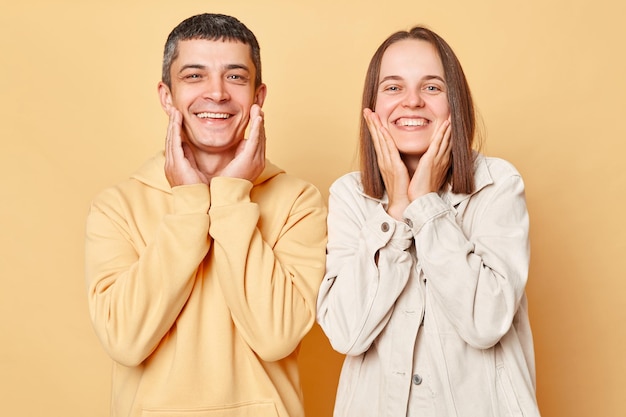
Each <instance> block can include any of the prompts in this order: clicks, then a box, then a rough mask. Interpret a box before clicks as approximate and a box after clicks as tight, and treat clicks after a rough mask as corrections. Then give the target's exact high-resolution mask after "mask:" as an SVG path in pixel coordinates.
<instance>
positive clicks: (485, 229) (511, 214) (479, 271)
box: [405, 175, 530, 349]
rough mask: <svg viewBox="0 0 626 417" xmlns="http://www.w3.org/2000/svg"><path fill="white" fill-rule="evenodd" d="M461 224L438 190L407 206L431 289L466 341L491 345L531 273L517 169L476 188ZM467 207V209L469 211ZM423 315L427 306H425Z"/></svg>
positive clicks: (507, 325) (507, 324)
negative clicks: (491, 182)
mask: <svg viewBox="0 0 626 417" xmlns="http://www.w3.org/2000/svg"><path fill="white" fill-rule="evenodd" d="M469 204H474V205H475V209H473V210H472V211H471V213H472V218H468V216H464V217H463V220H462V222H463V223H466V224H467V225H468V226H467V227H464V228H462V227H461V226H460V225H459V224H458V223H457V221H456V220H455V210H454V208H453V207H450V206H449V205H448V204H446V203H445V202H444V201H443V200H442V199H441V198H440V197H439V196H438V195H437V194H436V193H430V194H427V195H426V196H423V197H421V198H419V199H417V200H415V201H414V202H413V203H411V205H410V206H409V207H408V208H407V210H406V211H405V216H406V217H407V218H408V219H410V220H411V221H412V223H413V233H414V235H415V245H416V252H417V257H418V260H419V265H420V266H421V268H422V271H423V273H424V276H425V278H426V279H427V282H428V284H427V285H428V288H429V294H431V295H432V296H433V298H434V300H435V302H437V303H438V304H439V306H440V309H441V311H442V312H443V313H444V314H445V315H446V316H447V319H448V320H449V322H450V323H451V325H452V326H453V327H454V329H455V330H456V332H457V333H458V334H459V335H460V337H461V338H463V339H464V340H465V341H466V342H467V343H468V344H469V345H471V346H473V347H475V348H479V349H484V348H489V347H491V346H493V345H495V344H496V343H497V342H498V341H499V340H500V338H501V337H502V336H504V335H505V334H506V333H507V332H508V331H509V329H510V327H511V324H512V321H513V319H514V316H515V313H516V311H517V308H518V305H519V303H520V300H521V298H522V296H523V294H524V289H525V286H526V281H527V277H528V264H529V256H530V249H529V240H528V226H529V225H528V212H527V209H526V201H525V197H524V183H523V181H522V178H521V177H520V176H519V175H507V176H506V177H505V178H503V179H501V180H499V181H497V182H495V183H493V184H491V185H488V186H486V187H485V188H483V189H482V190H480V191H479V192H478V193H476V194H474V195H473V196H472V197H471V199H470V202H469ZM468 212H469V210H468ZM427 314H428V312H427Z"/></svg>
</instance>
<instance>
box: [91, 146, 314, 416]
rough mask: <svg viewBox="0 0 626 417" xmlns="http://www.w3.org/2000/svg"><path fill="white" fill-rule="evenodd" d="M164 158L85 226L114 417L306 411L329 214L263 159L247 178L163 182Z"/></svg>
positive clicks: (116, 191)
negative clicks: (310, 341) (310, 337)
mask: <svg viewBox="0 0 626 417" xmlns="http://www.w3.org/2000/svg"><path fill="white" fill-rule="evenodd" d="M163 166H164V156H163V155H162V154H160V155H158V156H156V157H155V158H153V159H152V160H150V161H148V163H147V164H146V165H145V166H144V167H143V168H141V169H140V170H139V171H138V172H137V173H136V174H135V175H133V176H132V178H130V179H129V180H127V181H124V182H122V183H121V184H119V185H117V186H115V187H112V188H110V189H108V190H105V191H104V192H103V193H101V194H100V195H99V196H98V197H97V198H96V199H95V200H94V202H93V204H92V207H91V210H90V212H89V216H88V219H87V237H86V239H87V242H86V279H87V285H88V301H89V310H90V313H91V319H92V321H93V325H94V328H95V330H96V333H97V335H98V337H99V338H100V341H101V342H102V345H103V346H104V348H105V350H106V351H107V353H108V354H109V355H110V356H111V358H112V359H113V360H114V369H113V383H112V403H111V415H112V416H116V417H130V416H132V417H140V416H143V417H165V416H167V417H186V416H193V417H226V416H228V417H234V416H243V415H250V416H258V417H269V416H271V417H276V416H280V417H298V416H300V417H301V416H303V414H304V411H303V405H302V393H301V389H300V379H299V375H298V365H297V356H298V350H299V345H300V342H301V340H302V338H303V337H304V336H305V334H306V333H307V332H308V331H309V330H310V328H311V326H312V325H313V323H314V322H315V298H316V296H317V290H318V287H319V283H320V282H321V280H322V278H323V273H324V259H325V245H326V223H325V220H326V208H325V204H324V201H323V199H322V197H321V195H320V193H319V192H318V190H317V189H315V188H314V187H313V186H312V185H310V184H307V183H305V182H304V181H301V180H299V179H297V178H294V177H292V176H289V175H287V174H285V173H284V172H283V171H282V170H280V169H279V168H277V167H275V166H274V165H272V164H270V163H269V162H268V163H267V164H266V168H265V171H264V172H263V173H262V175H261V177H260V178H259V179H258V180H257V181H256V182H255V183H254V184H252V183H250V182H249V181H246V180H241V179H233V178H214V179H213V180H212V182H211V186H210V188H209V187H208V186H206V185H204V184H199V185H190V186H181V187H174V188H173V189H172V188H171V187H170V186H169V184H168V182H167V180H166V178H165V175H164V168H163Z"/></svg>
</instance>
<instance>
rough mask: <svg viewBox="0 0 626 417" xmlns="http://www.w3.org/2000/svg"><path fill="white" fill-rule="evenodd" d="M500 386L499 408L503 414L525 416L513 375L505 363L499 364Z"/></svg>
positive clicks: (513, 416) (516, 416) (514, 416)
mask: <svg viewBox="0 0 626 417" xmlns="http://www.w3.org/2000/svg"><path fill="white" fill-rule="evenodd" d="M496 371H497V374H498V375H497V376H498V388H499V395H498V397H499V401H498V403H499V404H500V405H499V409H500V413H501V415H502V416H511V417H523V415H524V414H523V413H522V409H521V407H520V405H519V402H518V401H517V395H516V394H515V389H514V388H513V383H512V382H511V377H510V376H509V373H508V372H507V369H506V367H505V366H504V364H499V365H497V368H496Z"/></svg>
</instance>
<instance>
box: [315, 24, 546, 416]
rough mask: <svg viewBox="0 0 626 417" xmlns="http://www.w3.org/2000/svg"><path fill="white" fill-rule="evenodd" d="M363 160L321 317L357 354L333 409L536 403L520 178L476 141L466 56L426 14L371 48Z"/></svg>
mask: <svg viewBox="0 0 626 417" xmlns="http://www.w3.org/2000/svg"><path fill="white" fill-rule="evenodd" d="M363 109H364V110H363V120H362V123H361V142H360V150H361V172H354V173H350V174H347V175H345V176H343V177H342V178H340V179H338V180H337V181H336V182H335V183H334V184H333V185H332V187H331V189H330V201H329V215H328V228H329V230H328V234H329V235H328V247H327V252H328V258H327V272H326V276H325V279H324V282H323V284H322V286H321V288H320V293H319V297H318V317H317V319H318V322H319V324H320V325H321V327H322V328H323V330H324V332H325V333H326V335H327V336H328V338H329V339H330V342H331V344H332V346H333V348H334V349H335V350H337V351H338V352H341V353H343V354H345V355H346V359H345V362H344V366H343V368H342V372H341V377H340V382H339V388H338V392H337V399H336V403H335V416H337V417H338V416H342V417H343V416H349V417H353V416H354V417H365V416H376V417H382V416H394V417H397V416H410V417H413V416H415V417H417V416H419V417H422V416H440V417H444V416H445V417H452V416H467V417H486V416H497V417H500V416H538V415H539V411H538V408H537V403H536V398H535V370H534V353H533V345H532V335H531V331H530V326H529V321H528V315H527V309H526V307H527V303H526V297H525V293H524V290H525V285H526V281H527V275H528V264H529V241H528V213H527V209H526V202H525V197H524V183H523V181H522V178H521V177H520V174H519V173H518V172H517V171H516V170H515V168H514V167H513V166H512V165H511V164H509V163H508V162H506V161H504V160H501V159H496V158H489V157H485V156H483V155H481V154H479V153H478V152H474V151H473V150H472V149H473V144H474V138H475V136H476V135H475V114H474V107H473V102H472V98H471V94H470V90H469V87H468V84H467V81H466V79H465V75H464V73H463V70H462V68H461V65H460V63H459V62H458V59H457V57H456V56H455V54H454V52H453V51H452V49H451V48H450V46H449V45H448V44H447V43H446V42H445V41H444V40H443V39H442V38H441V37H439V36H438V35H437V34H435V33H433V32H432V31H430V30H428V29H426V28H423V27H415V28H413V29H412V30H411V31H409V32H405V31H402V32H397V33H395V34H393V35H391V36H390V37H389V38H388V39H387V40H385V42H383V44H382V45H381V46H380V47H379V48H378V50H377V51H376V53H375V54H374V56H373V58H372V60H371V62H370V65H369V69H368V72H367V77H366V80H365V89H364V93H363Z"/></svg>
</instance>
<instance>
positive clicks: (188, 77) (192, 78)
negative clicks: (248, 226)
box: [185, 74, 200, 80]
mask: <svg viewBox="0 0 626 417" xmlns="http://www.w3.org/2000/svg"><path fill="white" fill-rule="evenodd" d="M185 78H186V79H188V80H197V79H199V78H200V74H188V75H186V76H185Z"/></svg>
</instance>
